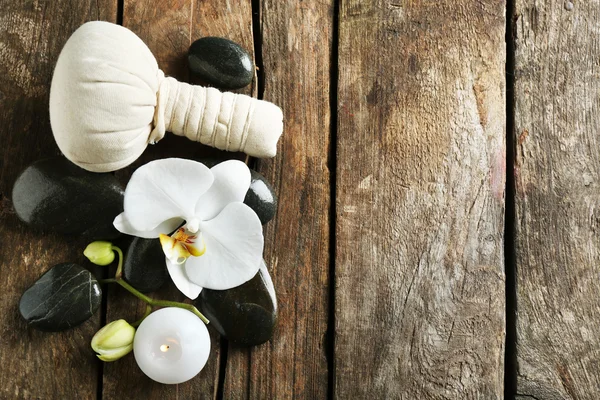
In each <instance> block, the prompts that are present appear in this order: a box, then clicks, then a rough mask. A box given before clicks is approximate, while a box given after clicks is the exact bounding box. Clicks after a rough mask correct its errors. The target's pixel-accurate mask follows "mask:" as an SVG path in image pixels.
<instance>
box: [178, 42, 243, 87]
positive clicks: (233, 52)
mask: <svg viewBox="0 0 600 400" xmlns="http://www.w3.org/2000/svg"><path fill="white" fill-rule="evenodd" d="M188 64H189V67H190V71H191V72H192V73H193V74H194V75H196V76H197V77H198V78H200V79H201V80H203V81H204V82H206V83H208V84H210V85H213V86H215V87H218V88H221V89H227V90H229V89H239V88H243V87H244V86H247V85H249V84H250V83H251V82H252V78H253V77H254V65H253V64H252V59H251V58H250V55H249V54H248V52H246V50H244V49H243V48H242V47H241V46H240V45H239V44H237V43H235V42H232V41H231V40H228V39H224V38H220V37H205V38H202V39H198V40H196V41H195V42H194V43H192V45H191V46H190V49H189V51H188Z"/></svg>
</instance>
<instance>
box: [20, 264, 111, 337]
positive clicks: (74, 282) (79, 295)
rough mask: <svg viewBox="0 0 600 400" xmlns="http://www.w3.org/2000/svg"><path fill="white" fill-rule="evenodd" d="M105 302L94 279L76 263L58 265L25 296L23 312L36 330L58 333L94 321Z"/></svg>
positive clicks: (21, 306)
mask: <svg viewBox="0 0 600 400" xmlns="http://www.w3.org/2000/svg"><path fill="white" fill-rule="evenodd" d="M101 302H102V290H101V289H100V285H99V284H98V281H97V280H96V278H94V276H93V275H92V274H91V273H90V272H89V271H88V270H87V269H85V268H83V267H81V266H79V265H77V264H72V263H63V264H58V265H55V266H54V267H52V268H51V269H50V270H49V271H47V272H46V273H45V274H44V275H42V276H41V278H40V279H38V280H37V281H36V282H35V283H34V284H33V286H31V287H30V288H29V289H27V290H26V291H25V293H23V296H21V301H20V303H19V311H20V312H21V315H22V316H23V318H24V319H25V321H27V324H28V325H29V326H31V327H32V328H36V329H39V330H41V331H48V332H56V331H63V330H65V329H69V328H73V327H75V326H77V325H79V324H81V323H82V322H84V321H86V320H87V319H88V318H90V317H91V316H92V315H93V314H94V313H95V312H96V310H97V309H98V307H99V306H100V303H101Z"/></svg>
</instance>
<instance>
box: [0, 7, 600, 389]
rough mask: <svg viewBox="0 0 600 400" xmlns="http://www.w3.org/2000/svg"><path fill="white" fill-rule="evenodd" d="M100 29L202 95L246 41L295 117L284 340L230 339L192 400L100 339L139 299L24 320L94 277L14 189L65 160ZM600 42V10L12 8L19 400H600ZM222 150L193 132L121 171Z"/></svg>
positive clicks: (9, 77)
mask: <svg viewBox="0 0 600 400" xmlns="http://www.w3.org/2000/svg"><path fill="white" fill-rule="evenodd" d="M96 19H101V20H107V21H111V22H116V23H120V24H122V25H124V26H126V27H128V28H129V29H131V30H133V31H134V32H135V33H137V34H138V35H139V36H140V37H141V38H142V39H143V40H144V41H145V42H146V43H147V44H148V46H149V47H150V48H151V50H152V51H153V52H154V54H155V55H156V57H157V59H158V62H159V65H160V67H161V68H162V69H163V70H164V71H165V72H166V73H167V74H169V75H172V76H175V77H176V78H178V79H180V80H184V81H190V79H191V78H190V77H189V76H188V72H187V66H186V62H185V54H186V51H187V48H188V46H189V45H190V43H191V42H192V41H193V40H195V39H197V38H199V37H202V36H224V37H228V38H230V39H232V40H235V41H237V42H239V43H241V44H242V45H243V46H244V47H245V48H246V49H247V50H249V51H250V53H252V54H254V59H255V63H256V65H257V67H258V70H257V76H256V79H255V81H254V83H253V85H252V87H251V88H248V89H246V90H243V92H245V93H247V94H252V95H255V96H258V97H260V98H264V99H267V100H270V101H273V102H275V103H276V104H278V105H280V106H281V107H282V109H283V110H284V115H285V133H284V136H283V137H282V139H281V141H280V143H279V149H278V155H277V157H276V158H274V159H272V160H250V162H251V163H252V165H254V166H255V167H256V168H257V169H258V170H259V171H260V172H262V173H263V174H264V175H265V176H266V177H267V178H269V179H270V180H271V181H272V182H273V184H274V187H275V188H276V190H277V193H278V196H279V202H280V205H279V211H278V214H277V217H276V219H275V220H274V221H272V222H271V223H270V224H269V225H267V227H266V232H265V238H266V252H265V260H266V261H267V264H268V265H269V266H270V270H271V274H272V276H273V280H274V283H275V286H276V290H277V294H278V301H279V306H280V314H279V324H278V329H277V331H276V333H275V336H274V338H273V339H272V340H271V341H270V342H269V343H267V344H264V345H262V346H259V347H256V348H252V349H240V348H237V347H235V346H229V344H228V343H227V342H226V341H225V340H220V339H219V337H218V334H216V333H214V332H213V355H212V357H211V359H210V361H209V364H208V365H207V366H206V368H205V369H204V370H203V371H202V373H201V374H200V375H199V376H198V377H196V378H195V379H193V380H191V381H189V382H187V383H185V384H181V385H177V386H165V385H159V384H156V383H154V382H152V381H151V380H150V379H148V378H146V377H145V376H144V375H143V374H142V373H141V372H140V371H139V369H138V368H137V367H136V365H135V362H134V360H133V358H132V357H128V358H126V359H123V360H121V361H119V362H116V363H111V364H104V365H102V364H101V362H99V361H98V360H97V359H96V358H95V356H94V354H93V353H92V351H91V349H90V347H89V341H90V339H91V337H92V335H93V334H94V332H95V331H96V330H97V329H99V327H100V326H101V325H102V324H103V323H105V322H106V321H110V320H113V319H115V318H120V317H128V318H134V316H135V315H136V314H140V313H141V312H142V309H143V305H141V304H139V305H138V304H137V303H133V304H135V305H132V302H131V301H130V299H131V298H129V297H127V296H126V295H125V294H124V293H123V292H121V291H119V290H117V289H115V290H112V289H113V288H111V290H110V291H109V296H108V301H107V304H106V306H105V307H103V311H102V312H101V313H99V314H98V315H97V316H95V317H94V318H92V319H91V320H89V321H88V322H86V323H85V324H83V325H81V326H80V327H78V328H76V329H73V330H71V331H66V332H63V333H56V334H48V333H41V332H37V331H34V330H29V329H27V328H26V326H25V324H24V322H23V321H22V320H21V318H20V316H19V314H18V308H17V305H18V301H19V298H20V296H21V294H22V292H23V291H24V289H25V288H27V287H28V286H30V285H31V283H32V282H33V281H34V280H35V279H37V277H38V276H39V275H40V274H41V273H43V272H44V271H45V270H47V269H48V268H49V267H50V266H51V265H53V264H55V263H58V262H62V261H78V262H81V263H82V264H83V263H84V258H83V255H82V254H81V252H82V249H83V248H84V246H85V243H83V242H81V241H80V240H79V239H78V238H67V237H62V236H56V235H51V234H39V233H33V232H29V231H28V229H27V227H26V226H24V225H23V224H22V223H20V222H19V221H18V219H17V217H16V216H15V215H14V212H13V211H12V205H11V199H10V192H11V188H12V184H13V183H14V180H15V178H16V177H17V175H18V173H19V172H20V171H21V170H22V169H24V168H25V167H26V166H27V165H29V164H30V163H32V162H34V161H35V160H37V159H40V158H42V157H45V156H50V155H56V154H59V151H58V148H57V147H56V145H55V143H54V141H53V138H52V134H51V131H50V126H49V117H48V94H49V93H48V89H49V84H50V79H51V76H52V70H53V66H54V64H55V62H56V59H57V57H58V54H59V52H60V49H61V48H62V46H63V45H64V43H65V41H66V40H67V38H68V37H69V35H70V34H71V33H72V32H73V31H74V30H75V29H76V28H77V27H78V26H79V25H81V24H82V23H83V22H85V21H88V20H96ZM599 37H600V0H587V1H580V0H578V1H563V0H549V1H545V2H544V1H537V0H516V1H514V2H513V1H509V2H508V3H507V2H505V1H499V0H458V1H456V0H454V1H450V0H438V1H427V0H396V1H391V0H386V1H383V0H364V1H359V0H343V1H334V0H323V1H318V2H317V1H294V0H237V1H234V0H168V1H167V0H165V1H154V0H124V1H123V0H22V1H14V0H0V139H1V143H2V145H1V147H0V154H1V156H0V157H1V161H0V238H1V239H2V244H1V245H0V288H1V294H0V328H1V332H0V398H1V399H12V398H40V399H70V398H81V399H100V398H103V399H116V398H120V399H126V398H132V399H137V398H144V399H169V398H182V399H198V398H206V399H214V398H224V399H245V398H252V399H287V398H298V399H322V398H339V399H363V398H364V399H367V398H372V399H408V400H410V399H463V398H464V399H471V398H480V399H500V398H504V397H506V398H514V397H515V396H516V397H517V398H519V399H523V400H524V399H550V400H554V399H593V400H597V399H598V398H600V335H599V334H598V332H600V300H599V298H600V283H599V282H600V275H599V272H600V239H599V235H600V190H599V186H600V184H599V182H600V133H599V132H598V129H600V40H599V39H598V38H599ZM192 81H193V80H192ZM207 152H209V150H207V149H206V148H203V147H202V146H200V145H193V146H192V145H190V142H188V141H187V139H184V138H178V137H175V136H173V135H171V136H170V137H167V138H165V140H164V141H163V142H161V144H160V146H155V147H153V148H152V149H150V150H149V151H148V152H147V153H146V154H145V155H144V156H143V157H142V160H139V161H138V162H137V163H136V164H135V165H134V166H132V167H130V168H128V169H126V170H125V171H120V172H119V173H118V176H119V177H120V178H121V179H123V180H124V181H126V179H127V178H128V176H129V175H130V174H131V171H132V170H133V169H134V168H135V167H136V166H139V165H140V164H141V163H143V162H146V161H148V160H150V159H153V158H157V157H165V156H172V155H177V156H183V157H197V156H201V155H202V154H206V153H207ZM229 156H230V157H239V155H235V154H234V155H229ZM162 295H163V296H164V295H170V296H172V297H175V298H177V297H179V298H180V295H179V296H178V294H177V291H176V290H174V289H173V288H167V289H165V290H164V291H163V293H162ZM131 307H134V308H133V309H131Z"/></svg>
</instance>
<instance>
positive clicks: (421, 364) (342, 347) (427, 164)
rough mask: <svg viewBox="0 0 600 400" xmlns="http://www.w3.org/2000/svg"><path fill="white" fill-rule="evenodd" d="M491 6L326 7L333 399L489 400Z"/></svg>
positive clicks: (493, 190) (494, 92) (375, 2)
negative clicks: (329, 28) (333, 69)
mask: <svg viewBox="0 0 600 400" xmlns="http://www.w3.org/2000/svg"><path fill="white" fill-rule="evenodd" d="M504 13H505V3H504V2H503V1H497V0H468V1H459V2H456V1H446V0H443V1H435V2H434V1H412V0H401V1H395V2H389V1H383V0H370V1H343V2H341V9H340V17H339V19H340V29H339V41H340V44H339V91H338V143H337V146H338V147H337V148H338V152H337V159H338V168H337V196H336V211H337V215H336V226H337V228H336V266H335V274H336V276H335V279H336V291H335V311H336V314H335V315H336V317H335V364H334V365H335V371H334V377H335V388H334V394H335V397H336V398H340V399H346V398H374V399H379V398H381V399H383V398H395V399H457V398H461V399H470V398H481V399H498V398H502V395H503V358H504V336H505V331H504V317H505V315H504V268H503V228H504V221H503V211H504V181H505V141H504V138H505V136H504V133H505V84H504V62H505V42H504V34H505V19H504Z"/></svg>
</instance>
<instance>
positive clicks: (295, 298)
mask: <svg viewBox="0 0 600 400" xmlns="http://www.w3.org/2000/svg"><path fill="white" fill-rule="evenodd" d="M258 28H260V36H261V37H262V56H263V64H264V65H263V72H264V76H265V91H264V98H265V100H269V101H272V102H274V103H275V104H277V105H279V106H280V107H281V108H282V109H283V114H284V133H283V136H282V138H281V139H280V142H279V146H278V151H277V156H276V157H275V158H274V159H272V160H259V161H258V167H257V168H258V170H259V172H261V173H262V174H263V175H265V177H267V179H269V180H270V181H271V182H272V183H273V184H274V187H275V190H276V192H277V195H278V196H279V209H278V212H277V215H276V217H275V219H274V220H273V221H271V222H270V223H269V224H268V225H267V227H266V232H265V261H266V263H267V266H268V268H269V270H270V271H271V274H272V277H273V282H274V285H275V291H276V292H277V299H278V305H279V315H278V327H277V329H276V331H275V334H274V337H273V339H272V340H271V341H270V342H268V343H265V344H263V345H261V346H258V347H254V348H251V349H239V348H235V347H230V348H229V353H228V359H227V371H226V377H225V386H224V396H223V397H224V398H225V399H246V398H251V399H291V398H294V399H323V398H326V397H327V390H328V366H327V348H326V345H327V322H328V306H329V301H328V296H329V294H328V290H329V267H330V265H329V251H330V246H329V223H330V219H329V212H330V202H331V200H330V171H329V167H328V159H329V151H330V146H331V142H330V134H331V131H330V117H331V116H330V104H329V88H330V67H331V65H330V59H331V48H332V47H331V46H332V45H331V40H332V36H333V29H334V28H333V1H323V2H308V3H307V2H297V1H291V0H290V1H279V0H263V1H261V5H260V27H256V26H255V29H258Z"/></svg>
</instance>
